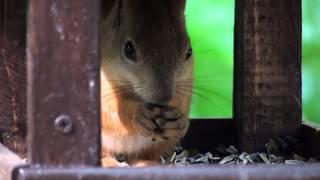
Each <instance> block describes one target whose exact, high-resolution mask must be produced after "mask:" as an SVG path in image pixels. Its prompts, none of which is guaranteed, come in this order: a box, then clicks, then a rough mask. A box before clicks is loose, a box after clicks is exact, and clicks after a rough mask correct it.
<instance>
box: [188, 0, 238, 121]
mask: <svg viewBox="0 0 320 180" xmlns="http://www.w3.org/2000/svg"><path fill="white" fill-rule="evenodd" d="M186 18H187V26H188V32H189V34H190V36H191V41H192V47H193V51H194V55H195V66H196V70H195V83H194V89H193V92H194V95H193V99H192V111H191V117H193V118H199V117H201V118H206V117H207V118H210V117H226V118H230V117H232V84H233V26H234V0H223V1H216V0H200V1H199V0H188V1H187V10H186Z"/></svg>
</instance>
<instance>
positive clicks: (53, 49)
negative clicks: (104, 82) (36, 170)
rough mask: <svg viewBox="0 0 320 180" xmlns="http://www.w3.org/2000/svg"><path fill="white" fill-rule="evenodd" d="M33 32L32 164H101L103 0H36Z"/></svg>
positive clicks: (30, 86)
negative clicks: (100, 68) (100, 91)
mask: <svg viewBox="0 0 320 180" xmlns="http://www.w3.org/2000/svg"><path fill="white" fill-rule="evenodd" d="M29 8H30V9H29V13H30V14H29V19H28V20H29V21H28V37H27V40H28V42H27V45H28V50H27V58H28V62H27V69H28V120H29V124H30V126H29V128H28V130H29V134H28V148H29V158H30V160H31V163H32V164H46V165H99V162H100V129H99V120H100V101H99V99H100V93H99V88H100V87H99V75H100V74H99V50H98V49H99V48H98V47H99V37H98V32H99V18H100V9H99V8H100V1H99V0H77V1H62V0H45V1H43V0H31V1H30V7H29Z"/></svg>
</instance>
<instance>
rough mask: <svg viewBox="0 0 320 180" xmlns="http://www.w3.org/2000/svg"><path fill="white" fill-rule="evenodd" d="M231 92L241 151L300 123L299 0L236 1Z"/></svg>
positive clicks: (260, 145)
mask: <svg viewBox="0 0 320 180" xmlns="http://www.w3.org/2000/svg"><path fill="white" fill-rule="evenodd" d="M234 92H235V93H234V96H235V105H234V115H235V119H236V121H237V124H238V133H239V144H240V147H241V148H242V150H245V151H255V150H257V149H259V148H260V147H262V146H263V145H264V144H265V142H266V140H267V139H268V138H269V137H271V136H277V135H282V134H289V133H294V132H295V131H296V130H297V129H298V127H299V126H300V125H301V113H302V112H301V111H302V107H301V0H277V1H271V0H237V1H236V30H235V91H234Z"/></svg>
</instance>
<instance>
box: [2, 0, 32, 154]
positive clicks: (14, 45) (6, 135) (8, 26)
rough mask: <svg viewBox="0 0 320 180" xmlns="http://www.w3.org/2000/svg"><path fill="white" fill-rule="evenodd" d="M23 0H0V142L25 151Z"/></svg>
mask: <svg viewBox="0 0 320 180" xmlns="http://www.w3.org/2000/svg"><path fill="white" fill-rule="evenodd" d="M26 5H27V2H26V1H19V0H1V1H0V143H3V144H4V145H5V146H7V147H8V148H10V149H11V150H12V151H14V152H16V153H18V154H19V155H20V156H21V157H24V156H25V154H26V143H25V139H26V60H25V44H26V12H27V8H26Z"/></svg>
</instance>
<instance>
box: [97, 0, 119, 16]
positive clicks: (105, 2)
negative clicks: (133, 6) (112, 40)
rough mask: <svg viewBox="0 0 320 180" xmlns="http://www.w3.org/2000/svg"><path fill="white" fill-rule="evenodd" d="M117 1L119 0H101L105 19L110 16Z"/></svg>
mask: <svg viewBox="0 0 320 180" xmlns="http://www.w3.org/2000/svg"><path fill="white" fill-rule="evenodd" d="M116 1H117V0H101V15H102V19H105V18H107V17H108V15H109V13H110V12H111V10H112V8H113V6H114V4H115V2H116Z"/></svg>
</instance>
